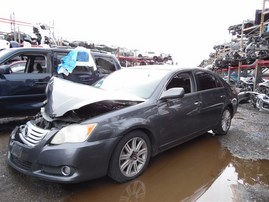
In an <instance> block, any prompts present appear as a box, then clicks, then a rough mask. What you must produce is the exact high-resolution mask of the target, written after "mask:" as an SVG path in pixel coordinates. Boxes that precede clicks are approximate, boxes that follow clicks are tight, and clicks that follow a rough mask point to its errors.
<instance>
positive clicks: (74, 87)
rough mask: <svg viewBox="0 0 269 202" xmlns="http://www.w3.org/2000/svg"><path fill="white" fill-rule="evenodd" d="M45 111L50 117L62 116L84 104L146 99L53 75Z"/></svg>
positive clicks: (48, 87)
mask: <svg viewBox="0 0 269 202" xmlns="http://www.w3.org/2000/svg"><path fill="white" fill-rule="evenodd" d="M46 93H47V103H46V105H45V108H44V110H45V113H46V114H47V115H49V116H50V117H60V116H62V115H64V114H65V113H66V112H68V111H71V110H76V109H79V108H81V107H83V106H86V105H89V104H93V103H98V102H104V101H117V102H119V101H128V102H129V101H133V102H134V103H140V102H143V101H145V99H143V98H140V97H137V96H135V95H131V94H123V93H117V92H109V91H106V90H102V89H99V88H95V87H92V86H88V85H84V84H80V83H75V82H72V81H68V80H65V79H61V78H58V77H52V78H51V80H50V82H49V83H48V85H47V89H46Z"/></svg>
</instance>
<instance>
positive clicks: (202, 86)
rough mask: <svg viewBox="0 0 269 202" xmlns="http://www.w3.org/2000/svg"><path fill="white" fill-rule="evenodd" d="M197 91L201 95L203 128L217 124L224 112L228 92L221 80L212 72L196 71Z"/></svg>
mask: <svg viewBox="0 0 269 202" xmlns="http://www.w3.org/2000/svg"><path fill="white" fill-rule="evenodd" d="M195 78H196V83H197V91H198V92H199V93H200V97H201V112H200V116H201V117H200V120H201V125H202V126H203V129H208V128H211V127H212V126H214V125H216V123H217V122H218V121H219V118H220V116H221V114H222V110H223V107H224V104H225V99H226V93H225V89H224V87H223V86H222V84H221V82H220V81H219V80H218V79H217V78H216V77H215V76H214V75H213V74H211V73H209V72H205V71H196V72H195Z"/></svg>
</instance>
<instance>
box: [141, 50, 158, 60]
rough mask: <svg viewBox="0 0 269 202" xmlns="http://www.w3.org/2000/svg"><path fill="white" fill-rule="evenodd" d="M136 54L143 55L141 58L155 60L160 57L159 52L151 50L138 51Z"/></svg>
mask: <svg viewBox="0 0 269 202" xmlns="http://www.w3.org/2000/svg"><path fill="white" fill-rule="evenodd" d="M137 56H138V57H139V58H141V57H143V58H148V59H153V60H157V59H158V58H159V57H160V54H159V53H156V52H153V51H146V52H138V53H137Z"/></svg>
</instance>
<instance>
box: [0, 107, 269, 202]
mask: <svg viewBox="0 0 269 202" xmlns="http://www.w3.org/2000/svg"><path fill="white" fill-rule="evenodd" d="M23 122H24V120H16V121H13V120H9V121H8V122H4V123H3V122H2V124H1V125H0V201H1V202H2V201H122V202H123V201H156V202H158V201H269V129H268V128H269V113H265V112H260V111H258V110H257V109H254V108H253V107H252V106H251V105H250V104H248V103H246V104H241V105H240V106H239V109H238V112H237V113H236V115H235V117H234V119H233V122H232V126H231V129H230V132H229V134H228V135H226V136H214V135H212V134H210V133H208V134H205V135H204V136H201V137H199V138H196V139H195V140H192V141H190V142H188V143H185V144H183V145H180V146H178V147H176V148H173V149H171V150H169V151H166V152H164V153H162V154H160V155H158V156H157V157H154V158H153V159H152V160H151V162H150V164H149V167H148V169H147V170H146V172H145V173H144V174H143V175H142V176H140V177H139V178H138V179H137V180H134V181H131V182H128V183H124V184H117V183H115V182H113V181H112V180H110V179H109V178H107V177H105V178H101V179H97V180H92V181H89V182H84V183H79V184H71V185H62V184H56V183H51V182H46V181H41V180H39V179H37V178H33V177H30V176H25V175H23V174H20V173H19V172H17V171H15V170H14V169H12V168H10V167H9V166H8V165H7V164H6V150H7V144H8V135H9V133H10V131H11V130H12V128H13V127H14V125H17V124H20V123H23Z"/></svg>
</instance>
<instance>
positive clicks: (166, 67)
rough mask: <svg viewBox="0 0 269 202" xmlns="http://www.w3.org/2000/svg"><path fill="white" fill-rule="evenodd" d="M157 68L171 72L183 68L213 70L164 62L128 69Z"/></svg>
mask: <svg viewBox="0 0 269 202" xmlns="http://www.w3.org/2000/svg"><path fill="white" fill-rule="evenodd" d="M129 68H130V69H155V70H166V71H170V72H176V71H183V70H202V71H206V72H211V71H208V70H206V69H204V68H201V67H182V66H179V65H169V64H163V65H141V66H133V67H128V68H126V69H129Z"/></svg>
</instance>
